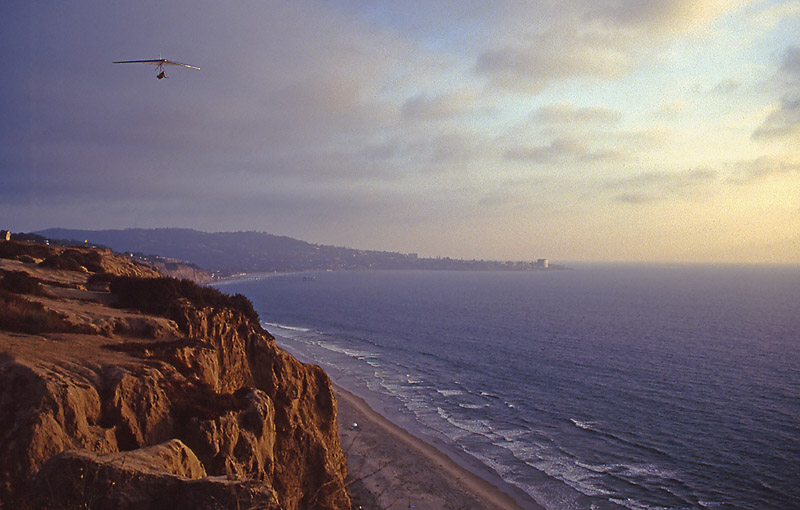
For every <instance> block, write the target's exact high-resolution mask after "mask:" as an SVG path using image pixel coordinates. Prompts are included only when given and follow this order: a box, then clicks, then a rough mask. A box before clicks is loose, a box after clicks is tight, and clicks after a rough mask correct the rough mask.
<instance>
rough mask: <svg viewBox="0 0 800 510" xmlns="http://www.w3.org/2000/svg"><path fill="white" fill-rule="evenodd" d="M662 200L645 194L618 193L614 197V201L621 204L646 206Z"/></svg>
mask: <svg viewBox="0 0 800 510" xmlns="http://www.w3.org/2000/svg"><path fill="white" fill-rule="evenodd" d="M662 199H663V197H660V196H657V195H652V194H647V193H620V194H619V195H617V196H615V197H614V200H615V201H617V202H622V203H623V204H648V203H651V202H656V201H658V200H662Z"/></svg>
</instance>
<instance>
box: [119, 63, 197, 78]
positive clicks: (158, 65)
mask: <svg viewBox="0 0 800 510" xmlns="http://www.w3.org/2000/svg"><path fill="white" fill-rule="evenodd" d="M114 63H115V64H151V65H154V66H156V71H158V74H157V75H156V78H158V79H159V80H160V79H162V78H166V77H167V73H166V72H165V71H164V66H178V67H188V68H189V69H198V70H199V69H200V68H199V67H195V66H190V65H189V64H184V63H181V62H175V61H174V60H167V59H165V58H154V59H151V60H118V61H116V62H114Z"/></svg>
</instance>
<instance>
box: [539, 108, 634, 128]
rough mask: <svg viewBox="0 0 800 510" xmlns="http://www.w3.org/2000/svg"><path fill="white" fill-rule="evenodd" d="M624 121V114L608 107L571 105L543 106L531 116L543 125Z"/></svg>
mask: <svg viewBox="0 0 800 510" xmlns="http://www.w3.org/2000/svg"><path fill="white" fill-rule="evenodd" d="M621 119H622V112H620V111H618V110H612V109H611V108H608V107H607V106H587V107H580V108H579V107H577V106H575V105H573V104H571V103H559V104H553V105H548V106H542V107H541V108H539V109H537V110H536V111H535V112H533V114H532V115H531V120H533V121H535V122H540V123H543V124H569V125H573V124H576V123H579V124H614V123H616V122H619V121H620V120H621Z"/></svg>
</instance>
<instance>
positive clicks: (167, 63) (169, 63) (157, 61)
mask: <svg viewBox="0 0 800 510" xmlns="http://www.w3.org/2000/svg"><path fill="white" fill-rule="evenodd" d="M114 63H115V64H152V65H155V66H159V67H160V66H180V67H188V68H190V69H200V68H199V67H195V66H190V65H189V64H184V63H182V62H175V61H174V60H167V59H165V58H154V59H150V60H117V61H116V62H114Z"/></svg>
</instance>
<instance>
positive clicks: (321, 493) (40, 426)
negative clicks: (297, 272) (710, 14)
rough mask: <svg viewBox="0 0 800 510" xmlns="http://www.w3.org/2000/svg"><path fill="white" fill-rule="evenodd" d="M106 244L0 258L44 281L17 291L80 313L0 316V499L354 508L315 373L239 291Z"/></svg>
mask: <svg viewBox="0 0 800 510" xmlns="http://www.w3.org/2000/svg"><path fill="white" fill-rule="evenodd" d="M101 255H102V257H101V259H100V260H97V259H96V258H95V256H94V255H82V256H76V255H74V254H72V255H69V256H68V261H70V260H71V261H75V260H77V261H78V262H81V261H82V260H84V261H89V263H91V264H92V267H91V268H89V269H87V267H86V265H83V264H81V267H83V270H77V269H75V270H73V271H72V272H71V273H69V274H68V271H66V270H64V269H62V267H61V262H51V263H50V264H51V265H52V266H55V267H42V266H38V265H36V264H35V261H34V262H23V261H22V260H19V258H18V259H17V260H13V261H8V260H6V261H3V260H0V268H3V269H5V270H7V271H12V270H13V271H25V272H27V273H28V274H29V275H30V276H31V277H32V278H36V279H37V281H39V282H41V283H42V286H43V287H44V290H45V291H46V292H44V293H41V295H35V296H34V295H18V294H15V298H14V299H16V300H17V301H19V300H20V299H24V300H29V301H30V302H31V303H33V304H35V305H36V307H40V308H43V309H45V310H46V311H48V313H52V314H57V315H58V316H59V317H62V318H63V320H64V321H65V323H66V324H70V325H74V326H76V329H70V328H64V327H59V329H57V330H47V327H48V326H47V324H45V325H42V326H41V327H40V328H39V329H37V330H36V331H35V333H28V332H26V331H24V330H16V331H14V332H3V331H0V508H17V507H27V508H103V509H104V508H165V507H173V508H267V509H271V508H275V509H278V508H280V509H304V508H320V509H343V508H349V499H348V497H347V494H346V491H345V486H344V478H345V476H346V465H345V460H344V455H343V453H342V450H341V448H340V445H339V436H338V432H337V427H336V405H335V400H334V397H333V393H332V391H331V386H330V382H329V379H328V377H327V375H326V374H325V372H324V371H322V369H320V368H319V367H316V366H311V365H305V364H302V363H300V362H298V361H297V360H296V359H294V358H293V357H291V356H290V355H288V354H287V353H285V352H284V351H282V350H281V349H280V348H278V347H277V346H276V345H275V342H274V339H273V338H272V337H271V336H270V335H269V333H267V332H266V331H264V330H263V329H262V328H261V326H260V325H259V323H258V320H257V316H255V313H254V312H253V311H252V306H251V305H250V304H249V302H247V301H246V300H245V299H244V298H242V297H241V296H236V297H230V296H225V295H222V294H221V293H219V292H217V291H215V290H213V289H203V288H200V287H197V286H196V285H192V284H190V283H188V282H178V281H175V280H169V279H164V278H153V279H149V280H142V279H141V277H127V278H123V277H119V276H116V275H113V273H111V272H108V268H112V271H113V268H114V267H115V266H116V267H120V268H125V270H127V269H130V266H127V265H126V263H125V262H124V260H122V261H119V260H107V259H114V258H116V256H114V255H112V254H110V253H103V254H101ZM95 262H96V263H97V264H95ZM67 263H69V264H72V262H67ZM3 264H5V267H3ZM65 264H66V263H65ZM45 266H48V265H47V264H46V265H45ZM90 271H94V272H95V273H97V272H99V271H103V274H106V275H110V276H106V277H104V278H100V279H99V280H103V279H106V280H108V281H109V282H110V289H111V292H105V291H102V290H101V291H96V290H95V291H89V290H86V283H87V279H88V277H89V272H90ZM120 272H122V273H125V271H120ZM127 274H130V273H127ZM95 280H98V278H95ZM48 282H49V283H48ZM54 282H59V283H58V285H55V283H54ZM65 282H66V283H65ZM142 282H144V283H142ZM70 286H71V288H69V289H67V287H70ZM94 288H97V287H94ZM67 291H68V292H67ZM0 292H7V291H6V290H0ZM15 302H16V301H15ZM23 308H24V307H23ZM36 309H37V310H38V309H39V308H36ZM142 310H146V311H142ZM81 324H89V325H92V327H93V328H94V329H91V328H88V329H87V328H83V329H81V328H77V326H79V325H81Z"/></svg>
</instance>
